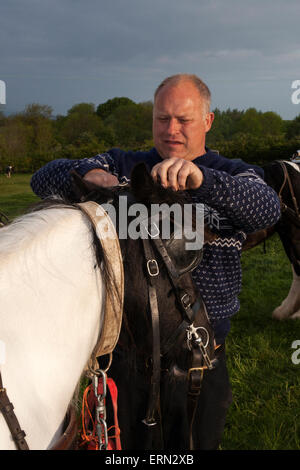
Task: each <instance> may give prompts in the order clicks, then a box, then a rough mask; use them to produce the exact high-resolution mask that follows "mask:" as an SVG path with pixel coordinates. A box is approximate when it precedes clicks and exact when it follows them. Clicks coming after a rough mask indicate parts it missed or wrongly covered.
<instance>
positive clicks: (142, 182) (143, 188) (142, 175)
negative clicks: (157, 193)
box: [130, 162, 155, 199]
mask: <svg viewBox="0 0 300 470" xmlns="http://www.w3.org/2000/svg"><path fill="white" fill-rule="evenodd" d="M130 186H131V189H132V192H133V194H134V195H135V197H136V198H137V199H141V198H142V199H143V198H145V196H147V195H148V194H149V193H150V194H151V193H152V192H153V188H154V186H155V183H154V181H153V179H152V177H151V174H150V172H149V170H148V168H147V167H146V165H145V163H144V162H141V163H138V164H137V165H136V166H135V167H134V168H133V170H132V172H131V181H130Z"/></svg>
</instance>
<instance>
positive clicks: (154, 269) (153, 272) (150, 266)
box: [147, 259, 159, 277]
mask: <svg viewBox="0 0 300 470" xmlns="http://www.w3.org/2000/svg"><path fill="white" fill-rule="evenodd" d="M147 271H148V273H149V276H151V277H155V276H158V275H159V267H158V264H157V261H156V259H149V260H148V261H147Z"/></svg>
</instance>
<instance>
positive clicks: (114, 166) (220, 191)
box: [31, 149, 280, 343]
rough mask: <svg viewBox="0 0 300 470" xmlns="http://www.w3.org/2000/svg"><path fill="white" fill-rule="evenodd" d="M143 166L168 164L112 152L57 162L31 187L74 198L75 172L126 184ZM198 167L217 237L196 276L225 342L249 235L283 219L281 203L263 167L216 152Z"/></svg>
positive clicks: (202, 198) (198, 193)
mask: <svg viewBox="0 0 300 470" xmlns="http://www.w3.org/2000/svg"><path fill="white" fill-rule="evenodd" d="M140 161H143V162H145V163H146V165H147V166H148V169H149V170H151V168H152V167H153V166H154V165H156V164H157V163H159V162H160V161H162V159H161V157H160V156H159V154H158V153H157V151H156V149H152V150H151V151H149V152H124V151H122V150H120V149H112V150H110V151H108V152H106V153H104V154H101V155H96V156H95V157H91V158H84V159H81V160H67V159H59V160H54V161H51V162H49V163H48V164H47V165H45V166H44V167H42V168H41V169H40V170H38V171H37V172H36V173H35V174H34V175H33V177H32V180H31V186H32V189H33V191H34V192H35V193H36V194H37V195H38V196H40V197H41V198H45V197H48V196H53V195H55V196H57V195H59V196H63V197H70V191H71V177H70V170H72V169H74V170H76V171H77V173H79V174H80V175H81V176H84V175H85V174H86V173H87V172H88V171H90V170H92V169H95V168H100V169H103V170H106V171H109V172H110V173H112V174H114V175H115V176H117V177H118V179H119V181H120V183H122V182H128V181H130V174H131V170H132V168H133V167H134V165H135V164H137V163H139V162H140ZM193 163H194V164H196V165H197V166H198V167H199V168H200V169H201V171H202V173H203V183H202V185H201V186H200V188H198V189H196V190H192V191H188V192H189V194H190V196H191V198H192V200H193V202H195V203H202V204H204V205H205V208H206V216H207V217H208V219H209V220H210V222H211V229H212V231H214V232H215V233H216V234H217V238H216V239H215V240H213V241H210V242H207V243H206V244H205V245H204V249H203V259H202V261H201V263H200V264H199V266H198V267H197V268H196V269H195V270H194V271H193V272H192V276H193V279H194V282H195V285H196V286H197V288H198V290H199V292H200V294H201V295H202V297H203V300H204V303H205V305H206V310H207V313H208V316H209V319H210V321H211V323H212V326H213V328H214V331H215V336H216V341H217V342H218V343H222V342H224V340H225V338H226V335H227V334H228V332H229V329H230V318H231V317H232V315H234V314H235V313H236V312H237V311H238V310H239V306H240V305H239V300H238V295H239V293H240V290H241V281H242V273H241V263H240V258H241V252H242V246H243V242H244V241H245V239H246V234H247V233H251V232H255V231H258V230H260V229H264V228H266V227H268V226H272V225H274V224H275V223H276V222H277V221H278V219H279V217H280V203H279V199H278V196H277V194H276V193H275V191H274V190H273V189H272V188H270V187H269V186H267V185H266V183H265V182H264V180H263V171H262V169H261V168H259V167H256V166H254V165H248V164H246V163H244V162H243V161H241V160H229V159H227V158H225V157H223V156H221V155H218V154H216V153H215V152H212V151H210V150H208V151H207V153H206V154H205V155H202V156H200V157H198V158H196V159H195V160H193Z"/></svg>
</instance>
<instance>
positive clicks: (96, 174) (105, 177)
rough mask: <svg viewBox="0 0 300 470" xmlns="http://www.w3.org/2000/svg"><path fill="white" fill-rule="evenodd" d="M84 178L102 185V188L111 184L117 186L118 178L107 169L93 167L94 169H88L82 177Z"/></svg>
mask: <svg viewBox="0 0 300 470" xmlns="http://www.w3.org/2000/svg"><path fill="white" fill-rule="evenodd" d="M83 179H84V180H86V181H89V182H91V183H94V184H96V185H97V186H102V187H104V188H110V187H112V186H118V184H119V180H118V178H117V177H116V176H114V175H111V174H110V173H107V171H104V170H101V169H100V168H95V169H94V170H90V171H88V172H87V173H86V174H85V175H84V177H83Z"/></svg>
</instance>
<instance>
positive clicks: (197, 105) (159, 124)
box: [153, 81, 214, 160]
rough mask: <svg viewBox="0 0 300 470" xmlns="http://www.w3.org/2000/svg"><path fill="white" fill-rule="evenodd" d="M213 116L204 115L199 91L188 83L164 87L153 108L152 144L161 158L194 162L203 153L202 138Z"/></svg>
mask: <svg viewBox="0 0 300 470" xmlns="http://www.w3.org/2000/svg"><path fill="white" fill-rule="evenodd" d="M213 119H214V115H213V113H206V112H205V108H204V105H203V99H202V98H201V96H200V94H199V91H198V90H197V88H196V87H195V85H194V84H193V83H192V82H189V81H182V82H179V83H178V84H176V85H171V84H170V85H165V86H164V87H163V88H162V89H161V90H160V91H159V92H158V95H157V96H156V99H155V102H154V109H153V139H154V145H155V147H156V149H157V151H158V153H159V154H160V156H161V157H162V158H164V159H165V158H172V157H177V158H184V159H185V160H194V159H195V158H196V157H199V156H200V155H203V154H204V153H205V135H206V132H208V131H209V129H210V128H211V125H212V122H213Z"/></svg>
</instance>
